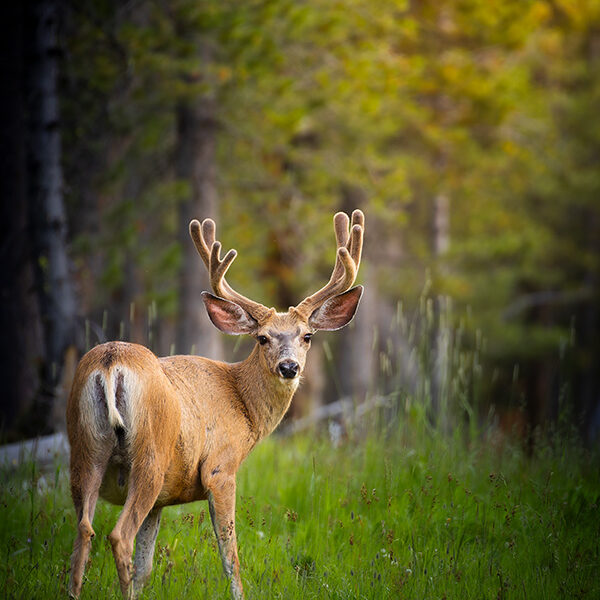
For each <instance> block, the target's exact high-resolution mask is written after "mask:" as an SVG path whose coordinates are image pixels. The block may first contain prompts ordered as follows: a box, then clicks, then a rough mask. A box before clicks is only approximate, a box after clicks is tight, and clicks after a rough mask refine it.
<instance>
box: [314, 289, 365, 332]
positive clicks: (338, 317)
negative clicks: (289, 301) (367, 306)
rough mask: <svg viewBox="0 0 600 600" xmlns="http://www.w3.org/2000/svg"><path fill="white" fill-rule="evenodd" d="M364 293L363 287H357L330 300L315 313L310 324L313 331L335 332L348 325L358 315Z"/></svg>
mask: <svg viewBox="0 0 600 600" xmlns="http://www.w3.org/2000/svg"><path fill="white" fill-rule="evenodd" d="M362 293H363V286H362V285H357V286H356V287H353V288H352V289H350V290H348V291H347V292H344V293H343V294H338V295H337V296H333V297H332V298H329V300H327V301H326V302H324V303H323V304H322V305H321V306H320V307H319V308H317V309H315V310H314V311H313V313H312V315H310V317H309V319H308V324H309V325H310V326H311V327H312V328H313V329H321V330H323V331H335V330H336V329H341V328H342V327H344V326H345V325H348V323H350V321H352V317H354V313H356V309H357V308H358V303H359V302H360V298H361V296H362Z"/></svg>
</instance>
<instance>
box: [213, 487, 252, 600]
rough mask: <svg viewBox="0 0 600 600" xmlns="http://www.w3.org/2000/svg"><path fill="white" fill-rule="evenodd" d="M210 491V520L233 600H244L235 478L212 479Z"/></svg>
mask: <svg viewBox="0 0 600 600" xmlns="http://www.w3.org/2000/svg"><path fill="white" fill-rule="evenodd" d="M208 490H209V491H208V508H209V511H210V518H211V520H212V524H213V529H214V530H215V535H216V537H217V543H218V545H219V553H220V555H221V561H222V563H223V571H225V575H226V577H227V578H228V579H229V582H230V586H231V597H232V598H233V600H242V599H243V598H244V590H243V589H242V580H241V579H240V562H239V560H238V553H237V541H236V538H235V477H234V476H231V475H223V476H222V477H212V478H211V482H210V487H209V488H208Z"/></svg>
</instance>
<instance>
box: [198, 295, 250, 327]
mask: <svg viewBox="0 0 600 600" xmlns="http://www.w3.org/2000/svg"><path fill="white" fill-rule="evenodd" d="M202 300H204V304H205V306H206V312H207V313H208V316H209V317H210V320H211V321H212V323H213V325H214V326H215V327H216V328H217V329H220V330H221V331H222V332H223V333H228V334H229V335H242V334H244V333H254V332H255V331H256V328H257V327H258V323H257V322H256V321H255V320H254V319H253V318H252V317H251V316H250V315H249V314H248V313H247V312H246V311H245V310H244V309H243V308H242V307H241V306H239V305H238V304H236V303H235V302H230V301H229V300H225V299H223V298H219V297H218V296H213V294H209V293H208V292H202Z"/></svg>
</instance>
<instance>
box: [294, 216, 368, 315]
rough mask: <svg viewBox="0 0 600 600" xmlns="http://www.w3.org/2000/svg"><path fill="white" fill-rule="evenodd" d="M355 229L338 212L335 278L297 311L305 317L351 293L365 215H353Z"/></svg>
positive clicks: (335, 230) (336, 220) (299, 306)
mask: <svg viewBox="0 0 600 600" xmlns="http://www.w3.org/2000/svg"><path fill="white" fill-rule="evenodd" d="M351 223H352V226H351V229H350V232H348V226H349V224H350V219H349V218H348V215H347V214H346V213H343V212H339V213H336V215H335V216H334V217H333V230H334V232H335V239H336V244H337V253H336V259H335V265H334V267H333V272H332V273H331V277H330V278H329V281H328V282H327V284H326V285H325V286H323V287H322V288H321V289H320V290H319V291H317V292H315V293H314V294H313V295H312V296H309V297H308V298H305V299H304V300H303V301H302V302H301V303H300V304H298V306H296V310H297V311H299V312H301V313H303V314H307V315H309V314H311V313H312V311H313V310H315V309H316V308H318V307H319V306H321V304H323V303H324V302H325V301H326V300H328V299H329V298H331V297H332V296H336V295H337V294H341V293H343V292H345V291H346V290H348V289H349V288H350V287H351V286H352V284H353V283H354V281H355V280H356V275H357V273H358V267H359V265H360V258H361V254H362V245H363V232H364V223H365V216H364V214H363V213H362V211H360V210H358V209H357V210H355V211H354V212H353V213H352V222H351Z"/></svg>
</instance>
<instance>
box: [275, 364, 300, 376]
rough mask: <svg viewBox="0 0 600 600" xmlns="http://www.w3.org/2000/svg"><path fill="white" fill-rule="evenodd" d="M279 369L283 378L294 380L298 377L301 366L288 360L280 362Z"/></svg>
mask: <svg viewBox="0 0 600 600" xmlns="http://www.w3.org/2000/svg"><path fill="white" fill-rule="evenodd" d="M277 369H278V370H279V373H280V374H281V376H282V377H285V378H286V379H294V377H296V375H298V369H299V365H298V363H297V362H294V361H293V360H286V361H283V362H280V363H279V365H277Z"/></svg>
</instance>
